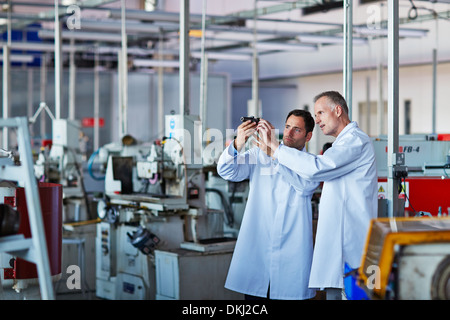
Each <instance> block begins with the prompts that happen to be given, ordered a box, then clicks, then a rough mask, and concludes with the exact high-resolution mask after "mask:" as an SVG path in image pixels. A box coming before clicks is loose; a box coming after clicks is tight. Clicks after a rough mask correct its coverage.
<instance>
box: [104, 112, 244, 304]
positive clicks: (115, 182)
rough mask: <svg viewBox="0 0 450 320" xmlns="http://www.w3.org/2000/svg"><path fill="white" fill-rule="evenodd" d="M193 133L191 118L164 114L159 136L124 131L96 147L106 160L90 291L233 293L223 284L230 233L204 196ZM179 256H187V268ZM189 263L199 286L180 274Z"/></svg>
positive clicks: (197, 125)
mask: <svg viewBox="0 0 450 320" xmlns="http://www.w3.org/2000/svg"><path fill="white" fill-rule="evenodd" d="M201 138H202V135H201V122H200V121H199V119H198V117H196V116H190V115H170V116H166V132H165V136H164V137H163V139H162V140H160V141H156V142H152V143H138V142H137V141H136V140H135V139H134V138H132V137H130V136H125V137H124V139H122V144H121V145H117V144H111V145H107V146H105V147H104V148H103V149H104V150H101V151H100V152H99V157H100V159H103V160H100V161H105V162H106V163H107V165H106V175H105V196H104V198H103V199H100V200H99V202H98V210H97V211H98V216H99V218H100V219H101V220H102V221H101V222H100V223H99V224H98V225H97V240H96V264H97V265H96V294H97V296H98V297H101V298H105V299H196V298H197V297H199V296H198V295H197V294H198V291H201V293H202V296H201V298H204V299H228V298H236V296H234V293H232V292H231V291H226V290H225V289H224V288H223V284H224V279H225V276H226V272H227V270H228V265H229V262H230V260H231V254H232V251H233V249H234V244H235V241H234V240H235V239H233V238H230V237H225V234H224V212H223V210H217V209H211V208H210V206H209V205H208V203H207V200H206V199H207V197H206V193H207V190H208V188H207V187H206V181H205V180H206V179H205V177H207V176H206V175H205V171H204V166H203V160H202V141H201ZM106 159H107V160H106ZM187 256H189V257H190V258H192V257H194V259H191V260H190V262H189V267H186V266H185V265H184V264H183V260H184V259H185V257H187ZM171 259H173V260H171ZM169 260H171V262H169V263H167V262H168V261H169ZM218 261H220V263H218ZM208 264H214V265H220V267H219V268H214V269H212V268H210V267H209V266H208ZM169 269H170V271H168V270H169ZM192 270H195V271H196V273H197V274H200V275H202V279H201V281H198V282H197V285H200V286H202V281H204V282H205V283H204V286H202V289H201V290H196V289H195V288H194V287H193V286H191V285H189V286H188V285H184V284H183V282H182V281H181V280H180V279H181V277H182V276H183V275H186V274H188V273H189V271H192ZM177 271H180V274H181V273H182V275H180V274H177V277H178V278H177V279H179V280H178V281H177V280H175V279H174V278H173V277H174V274H176V273H177ZM175 287H176V288H175ZM168 288H170V289H168Z"/></svg>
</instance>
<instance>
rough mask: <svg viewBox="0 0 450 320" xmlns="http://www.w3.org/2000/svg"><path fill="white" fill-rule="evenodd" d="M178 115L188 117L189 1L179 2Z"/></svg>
mask: <svg viewBox="0 0 450 320" xmlns="http://www.w3.org/2000/svg"><path fill="white" fill-rule="evenodd" d="M179 75H180V114H181V115H183V114H184V115H189V114H190V110H189V0H181V1H180V73H179Z"/></svg>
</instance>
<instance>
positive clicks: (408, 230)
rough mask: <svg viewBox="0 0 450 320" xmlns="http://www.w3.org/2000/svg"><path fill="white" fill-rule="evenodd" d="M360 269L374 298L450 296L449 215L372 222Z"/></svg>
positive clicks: (362, 283)
mask: <svg viewBox="0 0 450 320" xmlns="http://www.w3.org/2000/svg"><path fill="white" fill-rule="evenodd" d="M358 273H359V278H358V282H359V285H360V287H361V288H363V289H364V292H365V293H366V297H367V298H370V299H398V300H416V299H417V300H430V299H433V300H450V218H448V217H445V218H444V217H440V218H437V217H432V218H431V217H417V218H379V219H375V220H373V221H372V223H371V226H370V230H369V234H368V237H367V242H366V248H365V252H364V256H363V259H362V264H361V266H360V268H359V270H358Z"/></svg>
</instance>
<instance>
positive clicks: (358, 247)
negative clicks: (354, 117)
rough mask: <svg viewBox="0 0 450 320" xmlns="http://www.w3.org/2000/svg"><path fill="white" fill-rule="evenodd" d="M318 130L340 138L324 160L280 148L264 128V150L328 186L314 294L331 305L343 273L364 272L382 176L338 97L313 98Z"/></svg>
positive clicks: (328, 94) (330, 93)
mask: <svg viewBox="0 0 450 320" xmlns="http://www.w3.org/2000/svg"><path fill="white" fill-rule="evenodd" d="M314 102H315V105H314V113H315V117H316V124H317V125H318V126H319V127H320V129H321V130H322V132H323V133H324V134H325V135H330V136H333V137H335V138H336V140H335V141H334V142H333V146H332V147H331V148H329V149H328V150H327V151H326V152H324V154H323V155H317V156H316V155H312V154H310V153H306V152H298V150H296V149H294V148H288V147H287V146H286V145H279V144H278V142H277V140H276V138H275V137H274V136H273V134H272V132H271V131H272V130H271V129H272V128H271V127H269V126H267V124H265V123H263V124H262V125H261V126H260V128H259V135H260V138H259V140H258V142H259V145H260V148H261V150H263V151H265V152H266V153H267V154H268V155H271V156H272V158H273V159H277V160H278V162H279V164H280V165H284V166H285V167H287V168H289V169H291V170H293V171H294V172H296V173H297V174H298V175H299V176H300V177H302V178H304V179H307V180H310V181H316V182H320V181H323V182H324V184H323V189H322V195H321V198H320V205H319V220H318V224H317V234H316V243H315V248H314V256H313V263H312V267H311V276H310V281H309V287H310V288H326V291H327V299H340V298H341V295H342V288H343V287H344V279H343V275H344V267H345V264H348V265H349V266H350V267H351V268H352V269H356V268H358V267H359V265H360V263H361V257H362V254H363V249H364V244H365V242H366V237H367V231H368V228H369V224H370V220H371V219H373V218H376V216H377V205H378V200H377V184H378V179H377V171H376V163H375V153H374V149H373V145H372V142H371V140H370V138H369V137H368V136H367V134H365V133H364V132H363V131H361V129H359V127H358V125H357V124H356V122H352V121H350V119H349V116H348V107H347V103H346V102H345V99H344V98H343V97H342V96H341V95H340V94H339V93H338V92H336V91H325V92H323V93H321V94H319V95H317V96H316V97H315V98H314Z"/></svg>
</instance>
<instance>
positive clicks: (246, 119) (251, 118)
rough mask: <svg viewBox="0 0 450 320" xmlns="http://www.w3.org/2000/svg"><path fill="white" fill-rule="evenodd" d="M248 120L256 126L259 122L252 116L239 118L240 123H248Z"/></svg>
mask: <svg viewBox="0 0 450 320" xmlns="http://www.w3.org/2000/svg"><path fill="white" fill-rule="evenodd" d="M248 120H251V121H252V122H254V123H256V124H258V122H259V118H255V117H254V116H251V117H241V121H242V122H245V121H248Z"/></svg>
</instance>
